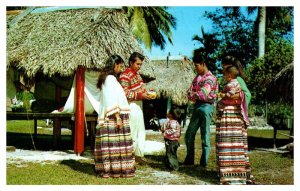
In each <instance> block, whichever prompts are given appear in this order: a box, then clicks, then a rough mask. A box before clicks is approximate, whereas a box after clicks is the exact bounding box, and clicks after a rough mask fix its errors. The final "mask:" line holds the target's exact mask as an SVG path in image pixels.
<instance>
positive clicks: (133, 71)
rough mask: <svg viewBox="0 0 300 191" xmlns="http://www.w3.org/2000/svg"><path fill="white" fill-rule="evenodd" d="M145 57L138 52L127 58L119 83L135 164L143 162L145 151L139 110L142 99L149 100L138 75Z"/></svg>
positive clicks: (149, 97)
mask: <svg viewBox="0 0 300 191" xmlns="http://www.w3.org/2000/svg"><path fill="white" fill-rule="evenodd" d="M144 58H145V56H143V55H142V54H140V53H138V52H134V53H132V54H131V56H130V58H129V66H130V67H129V68H127V69H126V70H125V71H124V72H122V73H121V75H120V78H119V82H120V84H121V86H122V87H123V89H124V91H125V95H126V97H127V100H128V102H129V106H130V118H129V122H130V129H131V136H132V140H133V147H134V152H135V156H136V162H140V163H142V162H143V159H142V157H144V150H145V140H146V131H145V125H144V116H143V111H142V109H141V108H140V106H139V105H140V102H141V100H143V99H146V100H149V99H151V96H150V95H149V94H148V92H147V90H146V88H145V85H144V82H143V79H142V77H141V76H140V74H139V73H138V71H139V70H140V68H141V66H142V64H143V60H144Z"/></svg>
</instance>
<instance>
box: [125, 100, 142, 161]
mask: <svg viewBox="0 0 300 191" xmlns="http://www.w3.org/2000/svg"><path fill="white" fill-rule="evenodd" d="M129 106H130V115H129V124H130V131H131V137H132V141H133V148H134V153H135V155H136V156H139V157H144V153H145V140H146V130H145V125H144V115H143V111H142V110H141V108H140V107H139V106H138V105H137V104H136V103H130V105H129Z"/></svg>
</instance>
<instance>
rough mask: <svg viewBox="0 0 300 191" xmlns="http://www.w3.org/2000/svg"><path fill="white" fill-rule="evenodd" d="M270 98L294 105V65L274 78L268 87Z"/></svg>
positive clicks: (288, 66)
mask: <svg viewBox="0 0 300 191" xmlns="http://www.w3.org/2000/svg"><path fill="white" fill-rule="evenodd" d="M268 95H269V98H270V99H272V100H275V101H278V100H279V99H283V100H285V101H287V102H290V103H293V100H294V63H291V64H288V65H287V66H285V67H284V68H283V69H282V70H281V71H280V72H278V73H277V74H276V75H275V77H274V78H273V80H272V82H271V83H270V85H269V87H268Z"/></svg>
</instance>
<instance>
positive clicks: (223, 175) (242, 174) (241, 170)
mask: <svg viewBox="0 0 300 191" xmlns="http://www.w3.org/2000/svg"><path fill="white" fill-rule="evenodd" d="M216 155H217V165H218V172H219V177H220V184H248V183H250V184H251V182H252V177H250V170H251V169H250V162H249V156H248V142H247V130H246V129H245V124H244V121H243V116H242V114H241V108H240V107H239V106H225V107H224V109H223V111H221V112H220V111H219V112H218V114H217V123H216Z"/></svg>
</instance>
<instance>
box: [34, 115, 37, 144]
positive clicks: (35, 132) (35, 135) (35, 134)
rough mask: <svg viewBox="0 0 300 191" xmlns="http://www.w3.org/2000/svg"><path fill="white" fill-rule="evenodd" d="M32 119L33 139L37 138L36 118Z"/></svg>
mask: <svg viewBox="0 0 300 191" xmlns="http://www.w3.org/2000/svg"><path fill="white" fill-rule="evenodd" d="M33 121H34V123H33V126H34V127H33V128H34V133H33V138H34V140H36V138H37V119H36V118H34V119H33Z"/></svg>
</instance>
